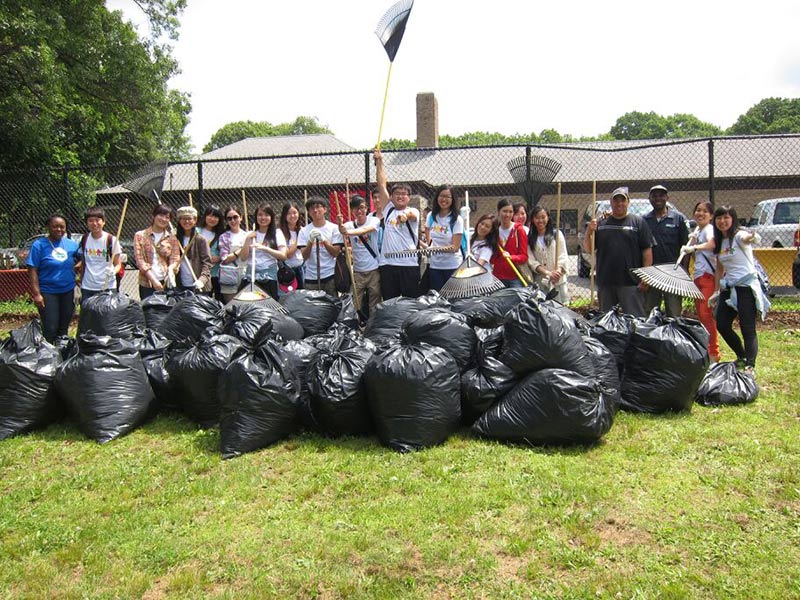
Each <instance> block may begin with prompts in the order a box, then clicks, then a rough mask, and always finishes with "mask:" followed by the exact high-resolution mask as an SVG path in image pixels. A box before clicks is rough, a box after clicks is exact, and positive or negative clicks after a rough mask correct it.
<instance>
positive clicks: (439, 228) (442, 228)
mask: <svg viewBox="0 0 800 600" xmlns="http://www.w3.org/2000/svg"><path fill="white" fill-rule="evenodd" d="M448 231H450V227H448V226H446V225H439V224H438V223H436V224H434V225H433V226H432V227H431V232H432V233H447V232H448Z"/></svg>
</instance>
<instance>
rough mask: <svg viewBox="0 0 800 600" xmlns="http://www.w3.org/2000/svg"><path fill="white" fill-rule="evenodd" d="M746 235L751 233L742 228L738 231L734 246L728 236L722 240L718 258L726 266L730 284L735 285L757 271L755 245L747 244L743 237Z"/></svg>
mask: <svg viewBox="0 0 800 600" xmlns="http://www.w3.org/2000/svg"><path fill="white" fill-rule="evenodd" d="M745 235H749V233H747V232H746V231H744V230H741V229H740V230H739V231H737V232H736V236H735V238H736V239H735V241H734V243H733V246H731V243H730V241H729V240H728V238H723V240H722V246H721V247H720V250H719V256H718V257H717V259H718V260H719V262H721V263H722V266H723V267H725V282H726V283H727V284H728V286H733V285H735V284H736V282H737V281H739V280H740V279H742V278H743V277H745V276H747V275H751V274H754V273H755V266H754V263H753V245H752V244H745V243H744V242H743V241H742V237H743V236H745Z"/></svg>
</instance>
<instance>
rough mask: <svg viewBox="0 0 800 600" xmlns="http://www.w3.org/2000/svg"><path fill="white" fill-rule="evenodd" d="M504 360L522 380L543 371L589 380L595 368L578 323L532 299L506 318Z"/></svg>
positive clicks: (545, 304) (502, 356) (511, 311)
mask: <svg viewBox="0 0 800 600" xmlns="http://www.w3.org/2000/svg"><path fill="white" fill-rule="evenodd" d="M503 336H504V337H503V352H502V353H501V354H500V360H501V361H503V362H504V363H505V364H507V365H508V366H509V367H511V368H512V369H513V370H514V372H515V373H516V374H517V376H519V377H524V376H525V375H527V374H529V373H532V372H533V371H538V370H539V369H546V368H551V369H568V370H570V371H575V372H576V373H580V374H581V375H585V376H586V377H591V376H592V375H594V365H593V364H592V359H591V357H590V356H589V352H588V350H587V349H586V345H585V344H584V343H583V337H582V336H581V333H580V331H578V327H577V326H576V325H575V322H574V320H572V319H565V318H562V315H561V314H560V313H559V312H558V311H556V310H554V309H553V307H552V306H551V305H550V304H549V303H547V302H538V301H536V300H535V299H533V298H531V299H529V300H528V301H526V302H523V303H521V304H518V305H517V306H516V307H514V308H513V309H512V310H510V311H509V312H508V314H507V315H506V320H505V326H504V329H503Z"/></svg>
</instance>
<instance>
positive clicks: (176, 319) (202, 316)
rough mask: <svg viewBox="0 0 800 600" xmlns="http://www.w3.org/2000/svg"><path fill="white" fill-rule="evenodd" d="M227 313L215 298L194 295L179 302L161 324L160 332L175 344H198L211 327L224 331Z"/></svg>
mask: <svg viewBox="0 0 800 600" xmlns="http://www.w3.org/2000/svg"><path fill="white" fill-rule="evenodd" d="M224 315H225V311H224V309H223V306H222V304H221V303H220V302H218V301H217V300H214V298H209V297H208V296H203V295H201V294H192V295H190V296H187V297H186V298H182V299H181V300H179V301H178V303H177V304H176V305H175V307H174V308H173V309H172V310H171V311H170V313H169V314H168V315H167V316H166V318H165V319H164V320H163V321H162V322H161V326H160V327H159V328H158V332H159V333H160V334H162V335H164V336H166V337H167V338H168V339H170V340H172V341H173V342H177V341H180V340H191V341H192V342H196V341H197V340H199V339H200V337H201V336H202V335H203V332H204V331H205V330H206V329H208V328H209V327H216V328H219V329H222V327H223V326H224V325H225V323H224Z"/></svg>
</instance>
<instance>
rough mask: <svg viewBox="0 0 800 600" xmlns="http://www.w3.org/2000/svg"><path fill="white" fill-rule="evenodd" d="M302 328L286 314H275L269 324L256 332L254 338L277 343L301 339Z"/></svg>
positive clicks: (265, 324)
mask: <svg viewBox="0 0 800 600" xmlns="http://www.w3.org/2000/svg"><path fill="white" fill-rule="evenodd" d="M303 335H304V334H303V327H302V326H301V325H300V323H298V322H297V321H295V320H294V319H293V318H292V317H290V316H289V315H287V314H284V313H281V312H276V313H273V314H272V318H271V319H270V320H269V322H267V323H264V324H263V325H262V326H261V329H259V330H258V332H256V335H255V338H269V339H271V340H275V341H277V342H288V341H290V340H302V339H303Z"/></svg>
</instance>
